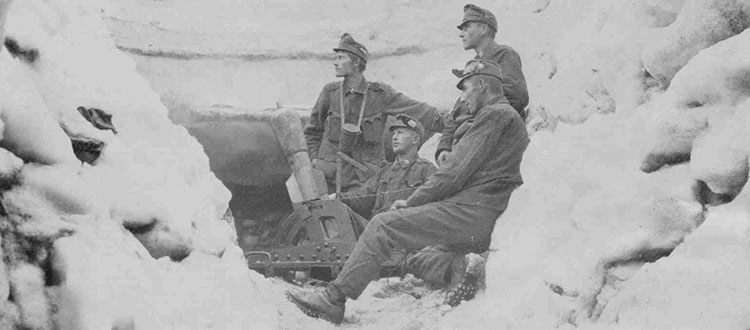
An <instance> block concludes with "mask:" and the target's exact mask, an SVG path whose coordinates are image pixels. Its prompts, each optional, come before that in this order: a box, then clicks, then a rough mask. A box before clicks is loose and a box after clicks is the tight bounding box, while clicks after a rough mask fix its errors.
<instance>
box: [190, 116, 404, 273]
mask: <svg viewBox="0 0 750 330" xmlns="http://www.w3.org/2000/svg"><path fill="white" fill-rule="evenodd" d="M306 114H307V112H306V111H301V110H299V109H267V110H256V111H243V110H240V109H234V108H226V107H215V108H212V109H211V110H210V111H207V112H203V113H200V114H194V116H195V117H196V118H193V119H194V120H195V121H197V123H193V124H192V125H193V127H191V128H189V131H191V134H193V135H194V136H196V138H197V139H198V141H199V142H201V144H203V146H204V149H205V150H206V153H207V155H208V156H209V159H210V161H211V167H212V170H213V171H215V173H217V176H219V178H220V179H222V181H225V180H228V181H230V182H231V181H235V182H236V181H243V182H257V181H259V180H260V181H262V180H269V179H270V178H271V177H273V178H274V180H278V178H279V175H288V174H284V173H281V172H282V170H283V172H285V173H288V172H287V170H286V169H283V168H281V167H280V166H278V165H272V164H283V163H286V164H287V165H288V166H289V169H290V170H291V174H292V181H293V182H294V184H295V185H296V187H295V188H294V190H298V191H295V192H294V193H292V192H290V194H289V195H290V196H291V195H295V196H297V197H298V201H297V202H294V198H292V201H293V203H292V211H291V213H290V214H287V215H286V216H279V217H278V220H275V221H273V223H274V227H275V228H274V230H273V231H272V233H271V235H270V237H269V239H268V241H266V242H262V243H260V244H258V245H256V246H255V247H254V248H252V249H248V250H246V253H245V257H246V258H247V261H248V266H249V267H250V268H251V269H254V270H256V271H258V272H260V273H263V274H265V275H266V276H282V277H284V278H285V279H291V278H290V277H292V276H294V275H295V273H300V272H302V273H305V274H306V275H307V276H309V277H312V278H316V279H319V280H329V279H332V278H335V276H336V275H337V274H338V273H339V271H340V270H341V268H342V267H343V266H344V263H345V262H346V259H347V258H349V255H350V254H351V251H352V250H353V249H354V245H355V244H356V243H357V239H358V238H359V237H358V233H357V229H355V228H357V227H356V225H355V224H353V223H352V221H351V217H350V215H349V212H350V210H349V209H348V208H347V207H346V206H345V205H344V204H343V203H342V202H341V201H337V200H326V199H324V198H325V197H324V196H326V195H327V193H328V186H327V184H326V182H325V178H324V177H323V173H321V172H320V171H319V170H317V169H314V168H313V167H312V162H311V161H310V157H309V156H308V153H307V143H306V141H305V137H304V133H303V128H302V123H303V120H302V116H304V115H306ZM271 131H272V132H271ZM261 134H262V135H261ZM254 138H255V139H262V140H263V141H265V142H266V146H267V147H269V148H274V153H273V154H276V153H277V152H279V153H278V154H279V156H280V157H282V158H283V159H282V158H279V159H278V162H276V161H277V159H276V158H272V159H269V157H268V154H252V155H251V154H248V153H252V152H253V151H256V150H255V149H252V148H250V147H248V146H247V145H248V143H246V142H243V141H247V140H245V139H254ZM238 139H241V140H239V141H238ZM273 140H275V141H273ZM276 142H278V144H277V143H276ZM242 152H245V153H244V154H243V153H242ZM248 156H252V157H248ZM264 156H265V158H264ZM271 160H273V162H271ZM251 161H252V162H254V163H250V162H251ZM268 167H273V168H268ZM227 173H229V174H227ZM225 183H226V182H225ZM287 189H290V188H289V187H287ZM395 264H396V263H395V262H391V263H387V265H386V267H384V269H385V270H386V271H388V270H389V268H393V266H395ZM386 274H387V273H386Z"/></svg>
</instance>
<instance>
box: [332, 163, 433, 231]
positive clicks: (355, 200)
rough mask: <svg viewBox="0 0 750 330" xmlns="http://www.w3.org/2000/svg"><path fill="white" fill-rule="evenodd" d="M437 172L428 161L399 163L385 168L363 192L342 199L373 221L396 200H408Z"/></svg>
mask: <svg viewBox="0 0 750 330" xmlns="http://www.w3.org/2000/svg"><path fill="white" fill-rule="evenodd" d="M435 171H437V167H435V165H434V164H432V163H431V162H429V161H428V160H426V159H422V158H416V159H415V160H413V161H407V162H404V161H401V162H399V161H398V160H396V161H393V162H391V163H388V164H387V165H386V166H384V167H383V168H382V169H381V170H380V171H378V173H377V174H376V175H373V176H372V177H371V178H370V179H369V180H367V182H366V183H365V184H364V185H363V186H362V187H361V188H359V189H357V190H355V191H351V192H347V193H343V194H341V196H339V198H340V200H341V201H342V202H344V203H345V204H346V205H349V207H351V208H352V209H353V210H354V211H355V212H357V213H359V214H360V215H362V216H364V217H367V218H371V217H373V216H375V215H376V214H378V213H381V212H384V211H387V210H388V209H389V208H390V207H391V205H393V202H395V201H396V200H399V199H404V200H405V199H407V198H408V197H409V195H411V194H412V193H413V192H414V190H416V189H417V188H418V187H419V186H421V185H422V184H424V182H425V181H426V180H427V177H429V176H430V175H432V173H435Z"/></svg>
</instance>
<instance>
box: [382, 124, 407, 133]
mask: <svg viewBox="0 0 750 330" xmlns="http://www.w3.org/2000/svg"><path fill="white" fill-rule="evenodd" d="M397 128H408V129H413V128H411V127H409V126H406V125H400V124H394V125H391V127H390V128H388V130H389V131H391V132H393V130H394V129H397Z"/></svg>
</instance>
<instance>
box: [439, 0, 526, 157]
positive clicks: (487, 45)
mask: <svg viewBox="0 0 750 330" xmlns="http://www.w3.org/2000/svg"><path fill="white" fill-rule="evenodd" d="M457 28H458V29H459V30H460V31H461V32H460V33H459V34H458V36H459V37H460V38H461V40H462V41H463V47H464V49H465V50H470V49H473V50H474V52H476V56H475V57H474V58H475V59H483V60H488V61H493V62H495V63H497V64H500V67H501V68H502V70H503V75H504V76H503V92H504V93H505V97H506V98H507V99H508V103H510V106H511V107H513V108H514V109H516V111H518V113H519V114H521V118H523V119H525V118H526V112H525V110H524V108H526V105H528V104H529V92H528V90H527V88H526V78H525V77H524V75H523V71H522V70H521V57H520V56H518V53H517V52H516V51H515V50H514V49H513V48H511V47H510V46H507V45H499V44H498V43H497V42H495V34H496V33H497V19H496V18H495V15H494V14H492V13H491V12H490V11H489V10H487V9H484V8H481V7H479V6H476V5H472V4H468V5H466V6H464V18H463V20H462V21H461V24H459V25H458V26H457ZM453 73H454V74H456V76H458V77H461V76H462V75H463V74H462V72H461V70H453ZM466 115H467V114H466V111H465V109H463V107H462V105H461V102H458V101H457V102H456V105H455V106H454V107H453V112H452V113H451V114H450V115H448V116H446V121H445V127H444V128H443V131H442V133H443V134H442V136H441V138H440V143H439V144H438V147H437V151H436V152H435V158H436V160H437V163H438V165H440V163H442V162H443V161H445V158H446V157H447V156H448V153H450V151H451V146H452V144H453V134H454V133H455V131H456V122H458V121H462V120H461V119H459V117H461V116H466Z"/></svg>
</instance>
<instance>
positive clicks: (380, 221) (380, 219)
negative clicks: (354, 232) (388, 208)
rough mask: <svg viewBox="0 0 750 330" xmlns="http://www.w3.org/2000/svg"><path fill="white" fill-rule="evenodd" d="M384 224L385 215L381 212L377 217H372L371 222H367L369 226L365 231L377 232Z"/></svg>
mask: <svg viewBox="0 0 750 330" xmlns="http://www.w3.org/2000/svg"><path fill="white" fill-rule="evenodd" d="M384 224H385V217H384V216H383V213H380V214H378V215H376V216H375V217H373V218H372V219H370V222H368V223H367V227H365V233H368V232H370V233H369V234H371V235H372V234H374V233H376V232H377V231H379V229H380V228H382V227H383V225H384ZM362 235H363V236H364V235H365V234H362Z"/></svg>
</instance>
